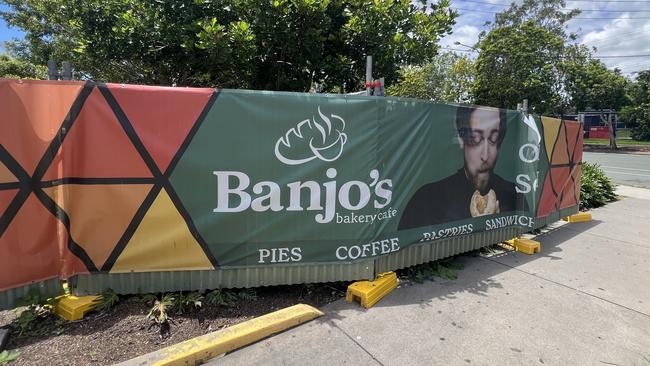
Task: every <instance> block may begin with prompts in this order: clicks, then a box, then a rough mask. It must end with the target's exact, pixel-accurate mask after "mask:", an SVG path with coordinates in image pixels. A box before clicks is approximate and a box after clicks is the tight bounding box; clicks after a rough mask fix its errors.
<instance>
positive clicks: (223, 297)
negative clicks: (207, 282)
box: [206, 289, 237, 307]
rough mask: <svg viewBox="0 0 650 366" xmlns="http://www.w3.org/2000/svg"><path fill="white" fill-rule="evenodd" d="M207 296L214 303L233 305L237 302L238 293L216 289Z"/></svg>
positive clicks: (209, 301)
mask: <svg viewBox="0 0 650 366" xmlns="http://www.w3.org/2000/svg"><path fill="white" fill-rule="evenodd" d="M206 297H207V300H208V303H210V304H212V305H218V306H225V307H233V306H235V305H236V304H237V293H235V292H234V291H231V290H225V289H216V290H214V291H210V292H209V293H208V295H207V296H206Z"/></svg>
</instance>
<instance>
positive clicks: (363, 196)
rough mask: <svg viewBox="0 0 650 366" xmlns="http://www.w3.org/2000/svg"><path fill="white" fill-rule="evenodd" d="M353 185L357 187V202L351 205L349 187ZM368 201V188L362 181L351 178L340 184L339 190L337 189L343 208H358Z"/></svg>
mask: <svg viewBox="0 0 650 366" xmlns="http://www.w3.org/2000/svg"><path fill="white" fill-rule="evenodd" d="M353 186H357V187H359V202H357V204H356V205H353V204H352V203H351V202H350V189H351V188H352V187H353ZM368 201H370V188H369V187H368V185H367V184H365V183H364V182H361V181H358V180H353V181H350V182H347V183H345V184H344V185H343V186H341V190H340V191H339V202H340V203H341V206H343V207H344V208H345V209H347V210H360V209H362V208H364V207H365V206H366V205H367V204H368Z"/></svg>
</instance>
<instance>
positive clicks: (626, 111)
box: [619, 102, 650, 141]
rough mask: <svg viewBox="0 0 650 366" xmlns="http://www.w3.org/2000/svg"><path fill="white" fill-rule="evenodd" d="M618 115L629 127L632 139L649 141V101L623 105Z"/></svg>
mask: <svg viewBox="0 0 650 366" xmlns="http://www.w3.org/2000/svg"><path fill="white" fill-rule="evenodd" d="M619 117H620V118H621V120H623V121H625V122H626V124H627V125H628V126H629V127H631V134H630V136H631V137H632V139H633V140H638V141H650V102H648V103H641V104H637V105H630V106H625V107H623V108H622V109H621V113H620V114H619Z"/></svg>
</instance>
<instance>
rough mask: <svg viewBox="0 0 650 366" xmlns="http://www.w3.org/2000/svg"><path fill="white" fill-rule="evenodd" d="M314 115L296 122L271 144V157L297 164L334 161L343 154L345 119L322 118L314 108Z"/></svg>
mask: <svg viewBox="0 0 650 366" xmlns="http://www.w3.org/2000/svg"><path fill="white" fill-rule="evenodd" d="M318 116H319V117H316V116H313V117H312V118H311V119H305V120H303V121H300V122H299V123H298V124H297V125H296V126H295V127H292V128H291V129H290V130H289V131H287V133H286V134H285V135H284V136H283V137H280V138H279V139H278V141H277V142H276V143H275V156H276V157H277V158H278V160H280V161H281V162H283V163H285V164H287V165H299V164H304V163H306V162H309V161H312V160H314V159H320V160H322V161H327V162H330V161H334V160H336V159H338V158H339V156H341V154H342V153H343V146H344V145H345V143H346V142H347V139H348V136H347V135H346V134H345V133H344V132H343V131H344V130H345V120H343V118H341V117H340V116H337V115H335V114H330V116H329V117H328V116H326V115H325V114H323V113H322V112H321V110H320V106H319V107H318Z"/></svg>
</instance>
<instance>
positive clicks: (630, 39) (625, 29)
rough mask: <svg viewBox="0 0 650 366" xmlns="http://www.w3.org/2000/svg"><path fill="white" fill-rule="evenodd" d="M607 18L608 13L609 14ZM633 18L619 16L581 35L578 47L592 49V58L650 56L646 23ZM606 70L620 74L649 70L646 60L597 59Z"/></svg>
mask: <svg viewBox="0 0 650 366" xmlns="http://www.w3.org/2000/svg"><path fill="white" fill-rule="evenodd" d="M610 15H611V13H610ZM634 17H636V16H634V15H632V16H631V15H630V13H623V14H622V15H620V16H618V17H617V18H616V19H613V20H611V21H609V22H608V23H606V24H605V25H604V26H602V28H601V29H598V30H593V31H590V32H588V33H586V34H585V35H584V37H583V38H582V39H581V43H582V44H584V45H587V46H589V47H596V48H597V50H596V52H595V55H596V56H598V55H640V54H643V55H648V54H650V19H630V18H634ZM601 61H603V63H605V65H607V67H609V68H615V67H616V68H619V69H621V70H622V71H623V73H624V74H634V73H635V72H638V71H640V70H646V69H650V57H634V58H632V57H630V58H625V57H618V58H601Z"/></svg>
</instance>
